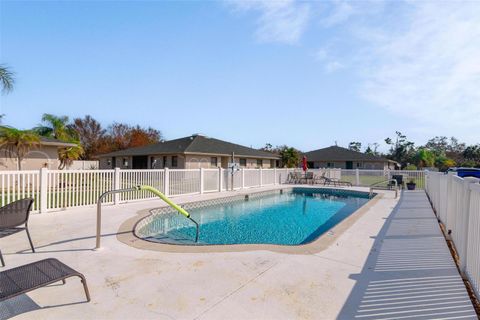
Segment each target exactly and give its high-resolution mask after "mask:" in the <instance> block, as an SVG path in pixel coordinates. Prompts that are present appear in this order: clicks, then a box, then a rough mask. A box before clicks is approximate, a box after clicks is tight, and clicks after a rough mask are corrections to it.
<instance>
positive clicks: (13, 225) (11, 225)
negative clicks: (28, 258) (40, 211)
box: [0, 198, 35, 267]
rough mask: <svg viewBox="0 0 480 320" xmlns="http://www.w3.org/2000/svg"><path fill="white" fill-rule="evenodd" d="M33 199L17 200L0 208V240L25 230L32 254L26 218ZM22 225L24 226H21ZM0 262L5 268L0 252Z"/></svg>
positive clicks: (33, 249)
mask: <svg viewBox="0 0 480 320" xmlns="http://www.w3.org/2000/svg"><path fill="white" fill-rule="evenodd" d="M32 204H33V199H30V198H27V199H22V200H17V201H15V202H12V203H9V204H7V205H6V206H3V207H1V208H0V238H4V237H8V236H10V235H12V234H15V233H17V232H20V231H23V230H25V231H26V232H27V237H28V241H29V242H30V247H31V248H32V252H35V248H34V247H33V243H32V238H31V237H30V232H28V217H29V215H30V210H31V208H32ZM22 225H24V226H22ZM0 262H1V263H2V267H4V266H5V261H4V260H3V256H2V251H1V250H0Z"/></svg>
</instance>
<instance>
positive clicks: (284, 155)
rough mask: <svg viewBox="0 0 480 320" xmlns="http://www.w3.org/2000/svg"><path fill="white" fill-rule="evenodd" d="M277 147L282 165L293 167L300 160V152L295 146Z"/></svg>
mask: <svg viewBox="0 0 480 320" xmlns="http://www.w3.org/2000/svg"><path fill="white" fill-rule="evenodd" d="M279 149H280V150H279V154H280V157H281V159H282V162H283V165H284V166H286V167H287V168H295V167H296V166H297V165H298V162H299V161H300V152H299V151H298V150H297V149H295V148H292V147H287V146H282V147H279Z"/></svg>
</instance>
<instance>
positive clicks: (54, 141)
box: [40, 137, 76, 147]
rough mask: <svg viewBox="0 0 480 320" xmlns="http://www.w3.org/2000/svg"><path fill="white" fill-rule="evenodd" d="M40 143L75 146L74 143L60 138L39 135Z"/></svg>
mask: <svg viewBox="0 0 480 320" xmlns="http://www.w3.org/2000/svg"><path fill="white" fill-rule="evenodd" d="M40 144H41V145H50V146H57V147H73V146H76V144H74V143H70V142H65V141H62V140H58V139H54V138H49V137H40Z"/></svg>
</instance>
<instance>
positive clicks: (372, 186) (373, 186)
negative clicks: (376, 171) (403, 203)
mask: <svg viewBox="0 0 480 320" xmlns="http://www.w3.org/2000/svg"><path fill="white" fill-rule="evenodd" d="M385 182H394V184H395V199H397V197H398V181H397V180H396V179H388V180H384V181H380V182H376V183H374V184H371V185H370V198H371V197H372V196H373V189H375V186H377V185H379V184H382V183H385ZM379 190H381V189H379Z"/></svg>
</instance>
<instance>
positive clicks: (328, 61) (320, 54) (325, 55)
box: [313, 48, 345, 73]
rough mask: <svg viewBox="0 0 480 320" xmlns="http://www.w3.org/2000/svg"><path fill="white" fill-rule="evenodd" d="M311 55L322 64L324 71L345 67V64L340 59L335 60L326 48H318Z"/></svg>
mask: <svg viewBox="0 0 480 320" xmlns="http://www.w3.org/2000/svg"><path fill="white" fill-rule="evenodd" d="M313 57H314V58H315V60H317V61H318V62H320V63H323V64H324V66H325V72H326V73H332V72H335V71H337V70H340V69H343V68H345V65H344V64H343V63H341V62H340V61H337V60H336V59H335V58H334V57H332V56H331V54H330V53H329V51H328V50H327V49H326V48H320V49H318V50H317V51H316V52H315V53H314V55H313Z"/></svg>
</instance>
